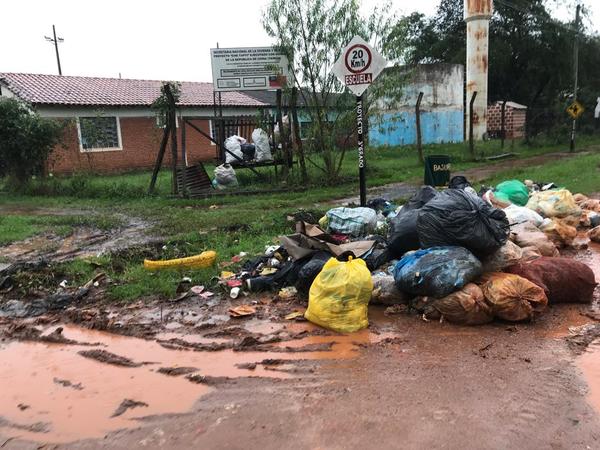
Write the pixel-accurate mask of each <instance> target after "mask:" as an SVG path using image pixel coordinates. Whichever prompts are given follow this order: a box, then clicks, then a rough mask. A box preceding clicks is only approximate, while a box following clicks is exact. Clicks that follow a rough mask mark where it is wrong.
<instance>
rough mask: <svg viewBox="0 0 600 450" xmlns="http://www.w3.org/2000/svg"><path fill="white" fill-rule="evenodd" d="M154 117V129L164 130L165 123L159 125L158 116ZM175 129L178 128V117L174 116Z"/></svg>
mask: <svg viewBox="0 0 600 450" xmlns="http://www.w3.org/2000/svg"><path fill="white" fill-rule="evenodd" d="M155 117H156V128H161V129H163V130H164V129H165V127H166V126H167V124H166V123H165V124H164V125H161V124H160V121H159V120H158V119H159V116H155ZM175 128H179V116H178V115H175Z"/></svg>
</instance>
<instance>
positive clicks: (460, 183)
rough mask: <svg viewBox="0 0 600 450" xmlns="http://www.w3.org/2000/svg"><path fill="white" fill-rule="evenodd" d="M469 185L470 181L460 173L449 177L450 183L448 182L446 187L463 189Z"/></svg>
mask: <svg viewBox="0 0 600 450" xmlns="http://www.w3.org/2000/svg"><path fill="white" fill-rule="evenodd" d="M469 186H471V183H469V180H467V178H466V177H463V176H462V175H455V176H453V177H452V178H451V179H450V183H449V184H448V188H450V189H462V190H464V189H465V188H467V187H469Z"/></svg>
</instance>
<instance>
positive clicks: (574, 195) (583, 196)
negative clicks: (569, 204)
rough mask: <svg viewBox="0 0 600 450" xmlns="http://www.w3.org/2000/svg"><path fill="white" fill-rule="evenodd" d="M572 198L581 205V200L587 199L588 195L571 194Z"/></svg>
mask: <svg viewBox="0 0 600 450" xmlns="http://www.w3.org/2000/svg"><path fill="white" fill-rule="evenodd" d="M573 200H574V201H575V203H577V204H578V205H579V206H581V204H582V203H583V202H585V201H586V200H588V197H587V196H586V195H583V194H573Z"/></svg>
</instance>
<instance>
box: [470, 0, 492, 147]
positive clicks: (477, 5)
mask: <svg viewBox="0 0 600 450" xmlns="http://www.w3.org/2000/svg"><path fill="white" fill-rule="evenodd" d="M464 1H465V22H467V105H466V106H467V109H466V111H465V113H466V117H467V136H468V133H469V102H470V101H471V96H472V95H473V92H475V91H477V97H476V98H475V103H474V104H473V113H474V114H473V139H475V140H481V139H483V135H484V133H485V132H486V131H487V118H486V115H487V101H488V92H487V91H488V42H489V29H490V19H491V18H492V11H493V6H492V0H464Z"/></svg>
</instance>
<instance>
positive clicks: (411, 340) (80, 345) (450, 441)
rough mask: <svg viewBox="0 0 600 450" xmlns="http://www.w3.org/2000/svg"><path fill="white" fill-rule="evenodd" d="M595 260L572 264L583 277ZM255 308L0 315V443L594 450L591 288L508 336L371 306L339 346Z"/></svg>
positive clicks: (270, 310)
mask: <svg viewBox="0 0 600 450" xmlns="http://www.w3.org/2000/svg"><path fill="white" fill-rule="evenodd" d="M599 255H600V249H598V248H596V247H594V248H593V251H587V252H584V253H581V254H579V255H577V257H578V258H580V259H583V260H584V261H586V262H588V263H589V264H590V265H591V266H592V267H594V268H595V270H596V272H597V273H598V272H599V271H600V264H598V262H599V261H600V258H599ZM254 300H255V304H254V307H255V308H256V310H257V312H256V313H255V314H254V316H252V317H251V318H249V319H230V318H229V317H228V316H227V314H226V312H227V309H228V308H230V307H231V306H234V305H237V304H240V303H252V299H250V298H246V299H243V300H240V299H238V300H227V299H222V300H220V301H217V300H212V301H209V302H206V301H197V302H192V301H190V302H188V303H185V304H167V305H165V304H163V305H156V304H155V305H142V304H136V305H130V306H129V307H127V308H121V309H118V308H114V307H113V308H111V307H109V306H98V305H95V306H94V305H88V306H87V307H81V308H77V309H75V308H73V309H71V310H67V311H66V312H64V313H61V314H60V315H58V316H42V317H41V318H38V319H36V320H31V319H25V320H18V321H15V320H12V321H6V320H5V321H4V322H3V323H2V324H1V326H0V331H1V332H2V335H3V336H4V337H3V339H2V341H0V361H2V364H1V365H0V390H1V391H2V393H3V395H2V396H1V397H0V417H1V418H0V445H2V448H9V449H33V448H69V449H92V448H111V449H114V448H117V449H118V448H123V449H126V448H127V449H129V448H169V449H170V448H175V449H178V448H181V449H184V448H185V449H189V448H211V449H212V448H217V449H220V448H223V449H225V448H227V449H232V448H233V449H238V448H239V449H242V448H244V449H245V448H265V449H280V448H292V449H314V448H328V449H338V448H339V449H342V448H344V449H347V448H350V449H353V448H357V449H358V448H378V449H380V448H409V449H412V448H415V449H416V448H436V449H437V448H465V449H506V448H523V449H530V448H531V449H538V448H557V449H563V448H564V449H567V448H568V449H595V448H600V443H599V442H598V439H600V415H599V414H600V347H598V346H596V344H592V345H591V346H590V347H589V348H588V349H587V350H586V349H585V345H583V346H581V345H577V343H581V342H583V341H585V342H586V343H587V342H589V341H593V339H594V336H596V335H598V334H599V333H600V329H599V327H597V326H596V321H595V319H594V317H596V316H597V310H598V301H599V300H600V298H598V292H597V294H596V300H595V302H594V304H593V305H591V306H590V305H557V306H553V307H551V308H550V309H549V310H548V311H547V312H546V313H545V314H544V315H542V316H541V317H540V318H539V320H537V321H536V322H535V323H531V324H516V325H515V324H510V323H502V322H495V323H493V324H490V325H485V326H480V327H461V326H457V325H452V324H449V323H439V322H425V321H423V320H421V319H420V318H419V317H418V316H415V315H411V314H406V313H401V314H392V315H390V314H389V311H388V315H386V311H385V310H384V307H377V306H371V307H370V311H369V315H370V327H369V329H368V330H363V331H361V332H358V333H355V334H352V335H349V336H341V335H337V334H335V333H331V332H328V331H325V330H322V329H320V328H318V327H316V326H314V325H312V324H310V323H307V322H294V321H286V320H284V319H283V317H284V316H285V315H286V314H289V313H290V312H291V311H293V310H296V309H301V308H302V306H303V304H302V303H301V302H298V301H294V300H284V299H278V298H276V297H275V298H270V297H262V298H256V299H254ZM65 323H66V325H65ZM57 328H58V329H57ZM580 335H583V336H591V337H586V339H582V338H581V336H580ZM581 353H583V354H581ZM40 446H41V447H40Z"/></svg>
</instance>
